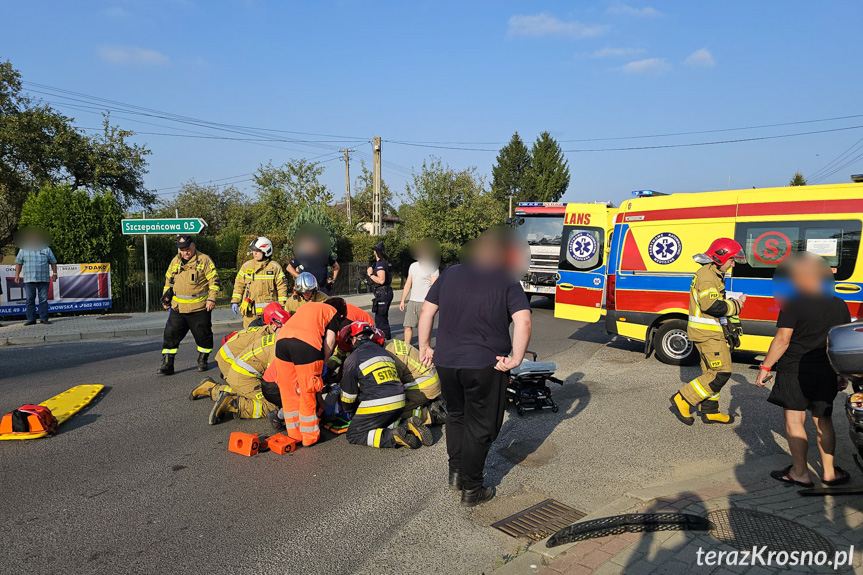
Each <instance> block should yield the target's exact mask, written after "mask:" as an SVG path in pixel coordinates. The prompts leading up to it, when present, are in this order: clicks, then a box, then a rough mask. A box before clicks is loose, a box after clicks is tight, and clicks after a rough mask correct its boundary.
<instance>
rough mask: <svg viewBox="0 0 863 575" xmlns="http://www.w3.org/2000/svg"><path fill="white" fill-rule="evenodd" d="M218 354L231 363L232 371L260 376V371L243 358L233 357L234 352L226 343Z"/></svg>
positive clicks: (250, 375)
mask: <svg viewBox="0 0 863 575" xmlns="http://www.w3.org/2000/svg"><path fill="white" fill-rule="evenodd" d="M234 337H236V336H234ZM231 339H233V338H231ZM229 341H230V340H229ZM198 349H199V350H200V349H201V348H200V347H199V348H198ZM211 351H212V350H211ZM205 353H207V352H205ZM219 355H221V356H222V357H223V358H225V361H227V362H228V363H229V364H230V365H231V367H232V368H233V369H234V371H236V372H238V373H240V374H242V375H248V376H249V377H260V376H261V374H260V372H259V371H258V370H256V369H255V368H254V367H252V366H251V365H249V364H248V363H246V362H245V361H244V360H242V359H240V358H237V357H235V356H234V352H232V351H231V348H230V347H228V346H227V345H223V346H222V347H221V349H220V350H219Z"/></svg>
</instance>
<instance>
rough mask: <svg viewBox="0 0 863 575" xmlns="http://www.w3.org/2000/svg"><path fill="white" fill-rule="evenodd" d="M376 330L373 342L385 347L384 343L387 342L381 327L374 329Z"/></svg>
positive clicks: (373, 334)
mask: <svg viewBox="0 0 863 575" xmlns="http://www.w3.org/2000/svg"><path fill="white" fill-rule="evenodd" d="M374 330H375V331H374V333H372V341H373V342H375V343H376V344H378V345H379V346H381V347H383V346H384V343H385V342H386V341H387V338H386V336H385V335H384V331H383V330H382V329H381V328H379V327H376V328H374Z"/></svg>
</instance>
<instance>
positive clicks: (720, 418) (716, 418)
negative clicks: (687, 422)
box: [701, 413, 734, 425]
mask: <svg viewBox="0 0 863 575" xmlns="http://www.w3.org/2000/svg"><path fill="white" fill-rule="evenodd" d="M701 421H703V422H704V423H722V424H724V425H728V424H729V423H734V416H733V415H726V414H724V413H702V414H701Z"/></svg>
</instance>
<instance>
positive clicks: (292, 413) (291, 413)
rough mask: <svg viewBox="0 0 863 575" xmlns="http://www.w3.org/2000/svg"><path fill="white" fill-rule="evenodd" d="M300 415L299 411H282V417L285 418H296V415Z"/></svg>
mask: <svg viewBox="0 0 863 575" xmlns="http://www.w3.org/2000/svg"><path fill="white" fill-rule="evenodd" d="M299 416H300V412H299V411H283V412H282V417H283V418H284V419H288V418H294V417H299Z"/></svg>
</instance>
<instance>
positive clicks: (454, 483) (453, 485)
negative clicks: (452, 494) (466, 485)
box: [449, 469, 461, 491]
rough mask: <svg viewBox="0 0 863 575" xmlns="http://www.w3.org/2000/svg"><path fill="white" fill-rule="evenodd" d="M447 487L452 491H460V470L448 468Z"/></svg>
mask: <svg viewBox="0 0 863 575" xmlns="http://www.w3.org/2000/svg"><path fill="white" fill-rule="evenodd" d="M449 488H450V490H452V491H461V470H459V469H450V471H449Z"/></svg>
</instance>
